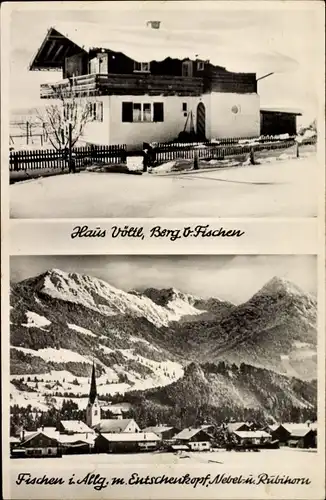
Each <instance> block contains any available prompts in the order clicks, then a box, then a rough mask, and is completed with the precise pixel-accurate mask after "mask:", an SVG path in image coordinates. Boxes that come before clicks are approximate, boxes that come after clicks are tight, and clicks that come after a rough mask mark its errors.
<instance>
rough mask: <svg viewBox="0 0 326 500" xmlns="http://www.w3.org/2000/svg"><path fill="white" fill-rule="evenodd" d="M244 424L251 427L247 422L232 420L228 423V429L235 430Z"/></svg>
mask: <svg viewBox="0 0 326 500" xmlns="http://www.w3.org/2000/svg"><path fill="white" fill-rule="evenodd" d="M243 425H246V426H247V427H248V428H249V427H250V426H249V425H248V424H247V422H230V423H229V424H228V425H227V428H228V431H229V432H235V431H237V430H238V429H240V428H241V427H242V426H243Z"/></svg>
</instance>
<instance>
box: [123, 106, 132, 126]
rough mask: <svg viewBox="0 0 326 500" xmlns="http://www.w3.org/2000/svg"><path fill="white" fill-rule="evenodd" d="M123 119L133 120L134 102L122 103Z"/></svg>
mask: <svg viewBox="0 0 326 500" xmlns="http://www.w3.org/2000/svg"><path fill="white" fill-rule="evenodd" d="M122 121H123V122H132V102H123V103H122Z"/></svg>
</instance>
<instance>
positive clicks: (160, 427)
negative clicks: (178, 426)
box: [143, 425, 174, 434]
mask: <svg viewBox="0 0 326 500" xmlns="http://www.w3.org/2000/svg"><path fill="white" fill-rule="evenodd" d="M171 429H174V427H172V426H170V427H169V426H167V425H156V426H155V425H154V426H151V427H146V428H145V429H143V432H154V433H155V432H158V433H159V434H161V433H162V432H166V431H170V430H171Z"/></svg>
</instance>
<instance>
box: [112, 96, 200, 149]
mask: <svg viewBox="0 0 326 500" xmlns="http://www.w3.org/2000/svg"><path fill="white" fill-rule="evenodd" d="M200 100H201V98H200V97H193V96H146V95H144V96H110V126H109V128H110V144H124V143H126V144H127V146H128V147H129V148H130V147H134V148H138V147H142V145H143V142H166V141H171V140H173V139H176V138H177V137H178V135H179V133H180V132H182V131H183V130H184V126H185V123H186V119H187V117H186V116H184V111H182V103H187V112H189V111H193V118H194V125H195V126H196V108H197V104H198V103H199V102H200ZM123 102H135V103H151V104H153V103H154V102H163V107H164V121H163V122H132V123H130V122H122V103H123ZM188 125H189V121H188Z"/></svg>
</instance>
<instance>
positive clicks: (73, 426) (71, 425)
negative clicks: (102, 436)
mask: <svg viewBox="0 0 326 500" xmlns="http://www.w3.org/2000/svg"><path fill="white" fill-rule="evenodd" d="M60 424H61V425H62V427H63V428H64V430H65V431H67V432H74V433H76V434H78V433H86V432H94V431H93V429H91V428H90V427H88V425H86V424H85V423H84V422H82V421H81V420H61V421H60Z"/></svg>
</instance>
